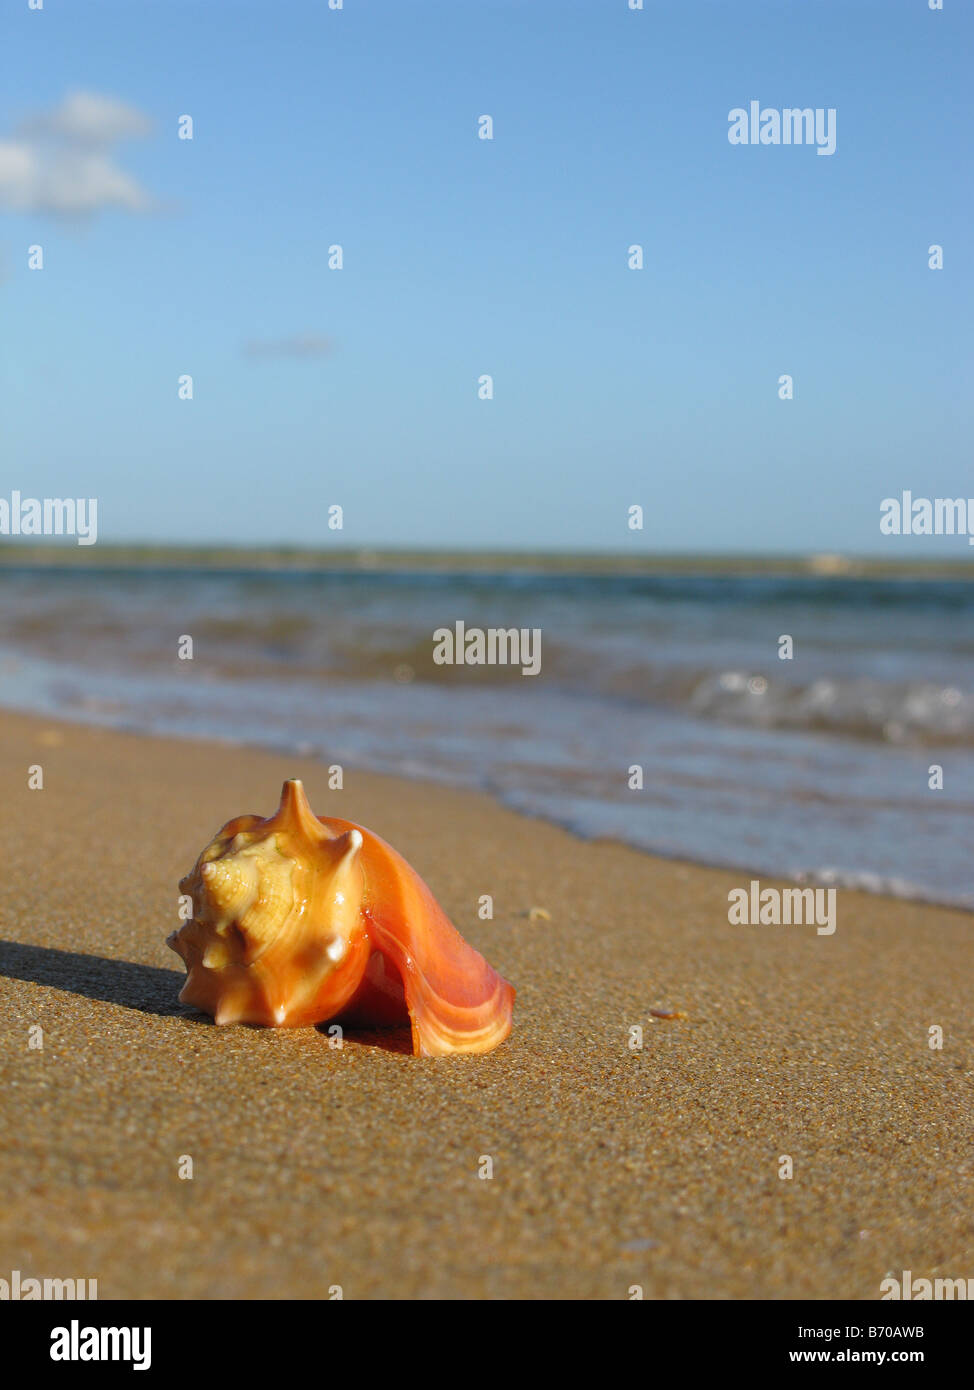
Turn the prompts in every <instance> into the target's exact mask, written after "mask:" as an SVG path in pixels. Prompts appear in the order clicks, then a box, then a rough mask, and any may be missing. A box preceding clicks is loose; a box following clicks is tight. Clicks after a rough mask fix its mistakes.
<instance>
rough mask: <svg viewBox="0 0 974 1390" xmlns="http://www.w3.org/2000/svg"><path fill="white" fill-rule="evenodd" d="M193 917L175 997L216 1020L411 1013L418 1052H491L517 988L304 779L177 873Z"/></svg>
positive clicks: (180, 947)
mask: <svg viewBox="0 0 974 1390" xmlns="http://www.w3.org/2000/svg"><path fill="white" fill-rule="evenodd" d="M180 889H181V891H182V892H184V893H187V894H191V895H192V900H193V918H192V920H191V921H190V922H187V923H186V924H185V926H183V927H182V928H180V930H179V931H176V932H173V934H172V935H171V936H170V937H169V938H168V942H169V945H170V946H171V947H172V949H173V950H174V951H176V952H177V953H178V954H179V955H180V956H181V957H182V958H183V960H184V961H185V963H186V967H187V972H188V973H187V979H186V983H185V984H184V986H183V989H182V992H181V994H180V996H179V997H180V999H181V1000H183V1002H185V1003H188V1004H193V1005H195V1006H196V1007H198V1008H201V1009H203V1010H204V1011H205V1012H207V1013H210V1014H212V1015H213V1017H214V1019H215V1020H216V1022H217V1023H220V1024H222V1023H235V1022H241V1023H257V1024H265V1025H269V1026H277V1027H300V1026H307V1025H309V1024H315V1023H324V1022H327V1021H329V1020H331V1019H338V1020H340V1021H342V1022H344V1023H347V1024H349V1025H354V1024H360V1025H371V1026H385V1025H392V1024H397V1023H405V1022H407V1021H408V1022H409V1024H410V1027H411V1032H412V1040H413V1051H414V1053H416V1054H417V1055H423V1056H443V1055H447V1054H451V1053H458V1052H474V1053H482V1052H490V1051H492V1050H493V1048H495V1047H497V1046H498V1044H499V1043H501V1042H503V1041H504V1039H505V1038H506V1037H507V1035H508V1034H509V1033H510V1031H511V1015H512V1010H513V1004H514V990H513V988H512V987H511V985H509V984H508V982H507V981H506V980H505V979H503V977H502V976H500V975H499V974H498V973H497V972H496V971H495V970H494V969H493V968H492V967H491V966H490V965H488V963H487V961H486V960H484V958H483V956H481V955H480V953H479V952H478V951H476V950H474V948H473V947H472V946H470V945H469V944H468V943H467V942H466V941H464V939H463V937H462V936H461V935H460V933H459V932H458V931H457V930H456V928H455V927H454V926H453V925H452V923H451V922H450V920H449V919H448V917H447V916H446V914H445V913H444V911H443V909H442V908H441V907H440V906H439V904H438V903H437V901H436V899H435V898H434V897H433V894H432V893H431V892H430V890H429V888H428V887H427V886H426V884H425V883H424V882H423V880H422V879H421V878H420V877H419V875H418V874H417V873H416V871H415V870H414V869H413V868H412V867H411V866H410V865H409V864H408V863H407V862H406V860H405V859H403V858H402V856H401V855H399V854H397V853H396V851H395V850H394V849H392V847H391V846H390V845H387V844H386V843H385V841H384V840H381V839H380V838H379V837H378V835H373V834H372V832H371V831H369V830H365V829H364V828H363V827H362V826H359V825H356V824H354V822H352V821H344V820H337V819H327V818H324V817H321V818H319V817H317V816H315V814H314V812H313V811H312V809H311V806H310V803H309V802H308V798H307V796H306V794H305V791H304V787H303V786H302V784H301V782H300V781H299V780H298V779H297V778H292V779H290V780H288V781H287V782H285V783H284V786H283V789H282V792H281V802H280V805H279V806H278V809H277V811H276V812H275V813H274V815H272V816H269V817H268V818H267V819H266V820H265V819H261V817H259V816H239V817H237V818H236V819H235V820H232V821H229V822H228V823H227V824H226V825H225V826H224V827H223V829H222V830H221V831H220V832H219V834H218V835H217V836H216V837H215V838H214V839H213V840H212V841H211V843H210V844H209V845H208V846H207V847H206V849H205V850H204V851H203V853H202V854H201V855H200V857H199V859H198V860H197V862H196V865H195V866H194V868H193V870H192V872H191V873H190V874H188V875H187V876H186V878H184V879H183V880H182V881H181V883H180Z"/></svg>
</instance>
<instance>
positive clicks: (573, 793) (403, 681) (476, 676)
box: [0, 565, 974, 908]
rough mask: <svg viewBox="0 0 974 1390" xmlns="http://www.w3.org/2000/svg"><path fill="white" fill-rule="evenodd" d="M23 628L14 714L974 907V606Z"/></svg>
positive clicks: (522, 584)
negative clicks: (447, 659)
mask: <svg viewBox="0 0 974 1390" xmlns="http://www.w3.org/2000/svg"><path fill="white" fill-rule="evenodd" d="M0 600H2V601H0V677H2V679H0V703H2V704H3V705H5V706H6V707H8V708H10V709H18V710H28V711H34V712H39V713H46V714H49V715H51V716H58V717H62V718H67V719H74V720H81V721H84V722H87V723H95V724H103V725H109V726H113V727H118V728H125V729H132V730H138V731H144V732H148V733H159V734H169V735H177V736H178V735H183V736H186V735H190V736H203V737H210V738H218V739H222V740H229V741H231V742H239V743H244V744H260V745H265V746H268V747H273V748H277V749H290V750H294V751H295V752H300V753H301V754H303V755H312V756H314V757H316V758H319V759H321V760H322V761H323V762H325V763H327V764H334V763H338V764H341V765H342V766H343V767H346V768H352V769H354V768H356V767H358V768H368V769H373V770H376V771H380V772H388V773H395V774H398V775H400V776H405V777H410V778H420V779H428V780H431V781H435V782H446V783H451V784H454V785H457V786H468V787H476V788H478V789H481V790H483V791H486V792H489V793H491V794H492V795H494V796H496V797H497V798H499V799H500V800H501V801H503V802H505V803H506V804H507V805H509V806H511V807H513V808H515V809H516V810H518V811H522V812H525V813H527V814H529V815H533V816H539V817H543V818H546V819H548V820H551V821H556V822H558V823H559V824H561V825H564V826H567V827H569V828H570V829H572V830H573V831H575V832H577V833H578V834H580V835H583V836H586V837H610V838H613V839H618V840H622V841H625V842H627V843H629V844H631V845H634V846H637V847H639V848H641V849H645V850H650V851H652V852H654V853H656V854H662V855H666V856H670V857H676V858H680V859H686V860H691V861H694V862H699V863H705V864H714V865H724V866H728V867H732V868H736V869H740V870H742V871H744V872H750V873H754V874H765V875H770V874H779V875H782V876H789V877H793V878H797V879H799V880H800V881H805V882H808V883H816V884H834V885H837V886H855V887H860V888H863V889H866V890H868V891H875V892H885V893H892V894H896V895H899V896H905V897H915V898H919V899H924V900H928V901H934V902H941V903H952V904H956V905H959V906H965V907H969V908H970V907H974V882H972V873H971V861H972V855H971V846H972V842H974V584H972V583H971V582H969V581H966V580H961V579H957V580H953V579H917V578H915V577H910V578H902V579H888V578H868V577H867V578H863V577H849V576H824V575H821V576H816V575H794V576H777V575H772V574H757V575H755V574H746V573H727V574H719V575H714V574H706V575H704V574H701V575H693V574H674V573H660V574H646V575H642V574H624V573H614V574H604V575H600V574H597V573H596V574H589V573H586V574H577V575H576V574H564V573H546V572H536V571H533V570H532V571H527V570H526V571H523V572H518V571H509V572H505V573H492V572H489V571H476V572H464V571H463V569H462V568H457V569H456V570H454V571H445V570H439V569H438V570H436V571H435V572H433V571H430V572H415V571H409V572H379V571H369V570H366V569H349V570H347V571H335V570H332V571H328V572H320V571H315V572H301V571H296V570H287V571H284V570H282V571H268V570H246V571H245V570H239V571H235V570H221V571H214V570H210V569H199V570H187V569H178V570H177V569H166V568H158V569H139V570H126V571H119V570H114V569H95V568H87V567H85V568H78V569H71V570H67V569H51V568H28V567H23V568H18V567H15V566H9V565H8V567H6V568H5V569H4V570H3V571H2V572H0ZM458 620H459V621H462V622H464V623H465V624H466V627H467V628H468V629H469V628H472V627H480V628H484V629H489V628H505V629H507V628H512V627H516V628H526V629H539V630H540V633H541V669H540V672H539V674H538V675H536V676H527V675H522V674H521V671H520V668H511V667H505V666H501V665H494V666H467V665H438V664H436V662H434V660H433V651H434V640H433V634H434V632H435V631H436V630H437V629H439V628H449V629H451V630H452V629H453V628H454V625H455V624H456V622H457V621H458ZM187 636H188V637H191V638H192V643H193V656H192V659H191V660H181V659H180V657H179V655H178V653H179V647H180V639H181V638H184V637H187ZM784 637H790V638H791V641H792V646H793V656H792V657H791V659H790V660H782V659H781V657H780V656H779V651H781V650H783V649H784V650H786V649H787V644H786V643H784V644H783V643H782V641H781V639H782V638H784ZM185 645H186V644H185V643H184V644H183V646H184V648H185ZM190 756H191V753H190V752H187V757H190ZM932 767H939V768H941V769H942V783H943V785H942V787H936V788H935V787H931V781H934V782H936V780H937V774H936V773H931V771H930V769H931V768H932ZM635 768H639V769H640V770H641V781H642V786H641V788H640V787H639V786H638V782H639V780H640V776H639V775H637V774H636V773H635V772H634V771H633V769H635ZM25 775H26V774H25ZM276 791H277V789H276V788H268V792H267V806H266V808H261V807H259V806H257V807H229V808H228V812H227V813H228V815H229V814H230V813H231V812H235V811H243V810H261V809H267V810H269V809H272V806H273V803H274V800H275V793H276ZM348 815H349V816H350V817H351V818H352V819H354V818H355V808H354V806H353V805H351V804H349V808H348Z"/></svg>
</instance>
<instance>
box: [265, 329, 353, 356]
mask: <svg viewBox="0 0 974 1390" xmlns="http://www.w3.org/2000/svg"><path fill="white" fill-rule="evenodd" d="M334 347H335V345H334V343H333V342H332V340H331V339H330V338H325V337H323V336H322V334H320V333H292V334H291V336H290V337H289V338H258V339H253V338H252V339H251V340H250V342H249V343H245V344H244V352H245V353H246V355H247V356H248V357H329V356H330V355H331V353H332V352H333V351H334Z"/></svg>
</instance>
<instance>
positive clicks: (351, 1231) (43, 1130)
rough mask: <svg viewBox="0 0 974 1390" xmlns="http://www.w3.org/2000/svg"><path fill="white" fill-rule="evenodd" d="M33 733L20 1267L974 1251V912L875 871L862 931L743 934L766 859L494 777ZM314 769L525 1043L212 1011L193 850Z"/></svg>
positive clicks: (498, 1278)
mask: <svg viewBox="0 0 974 1390" xmlns="http://www.w3.org/2000/svg"><path fill="white" fill-rule="evenodd" d="M2 729H3V731H2V735H0V764H2V777H3V781H2V785H3V788H4V796H3V842H4V844H5V846H6V850H5V854H4V865H3V888H2V894H0V908H2V914H3V915H2V923H0V938H2V945H0V1001H2V1007H0V1077H2V1107H0V1191H2V1192H3V1194H4V1199H5V1200H4V1202H3V1214H2V1217H0V1277H6V1278H9V1274H10V1272H11V1271H12V1270H14V1269H19V1270H20V1271H21V1274H22V1276H23V1277H27V1276H28V1275H35V1276H45V1275H46V1276H49V1277H78V1278H80V1277H88V1278H97V1280H98V1289H99V1295H100V1297H102V1298H111V1297H135V1298H142V1297H166V1298H207V1297H209V1298H213V1297H222V1298H254V1297H313V1298H321V1297H328V1293H329V1289H330V1288H331V1287H332V1286H334V1285H341V1287H342V1290H343V1292H344V1296H345V1297H346V1298H375V1297H409V1298H417V1297H418V1298H436V1297H447V1298H453V1297H461V1298H480V1297H499V1298H507V1297H526V1298H537V1297H559V1298H561V1297H569V1298H609V1299H624V1298H626V1297H628V1291H629V1289H630V1286H632V1285H634V1284H639V1285H641V1286H642V1288H643V1290H644V1294H645V1297H647V1298H650V1297H653V1298H680V1297H703V1298H733V1297H758V1298H792V1297H799V1296H811V1297H816V1298H830V1297H851V1298H865V1299H873V1298H877V1297H878V1296H879V1292H880V1291H879V1284H880V1280H881V1279H882V1278H883V1277H884V1275H885V1274H886V1273H887V1272H888V1271H893V1272H894V1273H896V1274H899V1272H900V1271H901V1270H902V1269H904V1268H907V1269H910V1270H912V1271H913V1276H914V1278H919V1277H921V1276H927V1277H932V1276H934V1275H935V1274H938V1275H940V1276H942V1277H948V1276H949V1277H969V1276H972V1275H974V1217H972V1203H971V1192H972V1183H971V1177H972V1166H974V1158H972V1147H971V1132H972V1117H974V1105H972V1073H974V1047H972V1028H971V1001H972V993H974V990H972V982H974V930H972V928H974V922H972V919H971V916H970V915H969V914H966V913H962V912H955V911H947V910H941V909H937V908H931V907H926V906H922V905H917V904H911V903H904V902H897V901H891V900H888V899H883V898H878V897H870V896H867V895H863V894H858V893H853V892H845V891H843V892H840V893H839V919H838V930H837V931H836V933H835V935H834V936H830V937H829V936H818V935H817V934H816V932H815V930H814V927H810V926H808V927H805V926H799V927H795V926H792V927H769V926H765V927H761V926H757V927H742V926H731V925H730V924H729V923H728V921H727V893H728V890H729V889H730V888H732V887H736V886H740V885H742V884H745V883H746V882H747V880H748V878H749V875H747V874H743V873H737V874H734V873H728V872H724V871H718V870H710V869H703V868H697V867H693V866H689V865H685V864H680V863H673V862H666V861H661V860H656V859H653V858H651V857H649V856H647V855H643V854H640V853H637V852H635V851H631V850H628V849H625V848H622V847H620V846H617V845H612V844H606V843H584V842H581V841H579V840H577V839H575V838H574V837H573V836H571V835H569V834H567V833H565V832H563V831H561V830H558V829H555V828H553V827H551V826H547V825H545V824H542V823H538V822H534V821H530V820H526V819H524V818H522V817H519V816H517V815H514V814H512V813H511V812H508V811H505V810H503V809H501V808H500V807H498V806H497V805H495V804H494V803H493V802H492V801H490V800H489V799H488V798H486V797H482V796H478V795H474V794H469V793H458V792H453V791H449V790H444V789H441V788H438V787H433V786H428V785H422V784H419V783H405V782H400V781H397V780H395V779H391V778H387V777H378V776H372V775H365V774H359V773H355V772H353V771H350V770H346V777H345V788H344V790H343V791H341V792H328V791H327V789H326V788H327V773H326V770H325V769H324V768H323V767H322V766H321V765H319V764H316V763H314V762H311V761H308V760H305V759H300V758H293V757H279V756H276V755H273V754H265V753H260V752H254V751H246V750H240V749H237V748H234V747H231V746H226V745H213V744H202V743H200V744H193V743H177V742H172V741H167V740H161V739H160V740H155V739H149V738H144V737H135V736H131V735H126V734H120V733H114V732H113V733H109V732H101V731H97V730H90V729H85V728H81V727H76V726H72V725H65V724H55V723H53V722H51V721H47V720H44V721H41V720H37V719H32V718H27V717H21V716H9V715H4V716H3V724H2ZM35 763H39V764H41V765H42V766H43V770H44V789H43V790H42V791H29V790H28V789H27V769H28V766H29V765H31V764H35ZM294 775H296V776H300V777H302V778H303V779H304V781H305V785H306V787H307V790H308V793H309V796H310V798H311V801H312V804H313V806H314V807H315V809H316V810H317V811H318V812H319V814H327V815H340V816H347V817H349V818H350V819H353V820H357V821H360V822H362V823H364V824H366V825H368V826H370V827H371V828H372V829H374V830H376V831H377V832H378V833H380V834H381V835H383V836H384V837H385V838H386V839H388V840H390V841H391V842H392V843H393V844H394V845H396V846H397V848H399V849H400V850H401V851H402V852H403V853H404V854H405V855H406V856H407V857H408V858H409V859H410V860H411V862H412V863H413V864H414V865H415V866H416V868H417V869H418V870H419V872H420V873H421V874H423V876H424V877H425V878H426V879H427V881H428V882H429V883H430V885H431V887H432V888H433V890H434V892H435V893H436V895H437V896H438V897H439V899H440V901H441V902H442V903H443V905H444V907H445V908H446V910H447V911H448V912H449V914H450V915H451V917H452V918H453V920H454V921H455V923H456V924H457V926H458V927H459V929H460V930H461V932H463V933H464V935H466V936H467V937H468V939H469V940H471V941H472V942H473V943H474V944H475V945H476V946H477V947H478V948H479V949H480V950H482V951H483V952H484V954H485V955H486V956H487V957H488V959H489V960H490V961H491V962H492V963H493V964H494V965H495V966H496V967H497V968H498V969H499V970H501V971H502V972H503V973H504V974H505V975H506V976H507V977H508V979H510V980H511V981H512V982H513V983H514V984H515V985H516V987H517V990H518V1000H517V1005H516V1009H515V1024H514V1032H513V1034H512V1036H511V1038H510V1039H509V1040H508V1041H507V1042H506V1043H505V1044H504V1045H503V1046H502V1047H501V1048H500V1049H499V1050H498V1051H497V1052H495V1053H493V1054H492V1055H490V1056H487V1057H475V1058H458V1059H420V1058H414V1057H412V1056H410V1055H408V1053H407V1052H406V1051H405V1050H403V1049H404V1048H405V1046H406V1041H405V1038H403V1037H402V1036H401V1035H399V1034H392V1035H388V1036H385V1037H383V1036H380V1035H378V1034H372V1035H352V1036H349V1037H347V1038H346V1043H345V1047H344V1049H343V1050H342V1051H337V1050H332V1049H330V1048H329V1046H328V1041H327V1038H326V1037H325V1036H323V1034H322V1033H321V1032H319V1031H316V1030H314V1029H308V1030H298V1031H284V1030H282V1031H274V1030H257V1029H250V1028H244V1027H233V1028H224V1029H218V1028H216V1027H214V1026H213V1025H212V1024H211V1022H210V1021H209V1020H208V1019H206V1018H204V1017H203V1016H201V1015H199V1014H196V1013H195V1012H193V1011H192V1010H188V1009H185V1008H183V1007H182V1006H181V1005H180V1004H179V1003H178V1002H177V998H176V996H177V993H178V990H179V988H180V981H181V978H182V968H181V964H180V962H179V961H178V960H177V958H176V957H175V956H174V955H173V954H172V953H171V952H170V951H169V950H168V949H167V948H166V946H165V944H164V941H165V936H166V934H167V932H168V931H169V930H170V929H171V928H172V927H173V926H174V925H175V924H176V898H177V887H176V885H177V881H178V879H179V877H180V875H181V874H183V873H185V872H186V871H187V870H188V869H189V867H190V866H191V865H192V863H193V861H194V859H195V856H196V854H197V853H198V851H199V850H200V849H201V848H202V847H203V845H204V844H205V843H206V841H207V840H208V839H209V838H210V836H211V835H212V834H213V832H214V831H215V830H216V829H217V828H218V827H219V826H220V825H221V824H222V823H223V822H224V821H225V820H227V819H228V818H229V817H230V816H232V815H234V814H237V813H240V812H245V811H256V812H259V813H261V814H265V815H266V814H269V813H270V812H271V811H272V810H273V809H274V808H275V806H276V804H277V799H278V793H279V790H280V783H281V781H282V780H283V779H284V778H285V777H286V776H294ZM484 893H490V894H492V895H493V899H494V905H495V907H494V912H495V915H494V919H493V921H486V922H485V921H481V920H479V918H478V915H477V904H478V898H479V897H480V895H481V894H484ZM532 907H543V908H545V909H547V911H548V912H549V913H550V921H546V920H535V921H531V920H529V917H528V913H529V911H530V909H531V908H532ZM653 1008H663V1009H665V1008H672V1009H677V1010H681V1011H683V1012H684V1013H685V1014H686V1015H687V1017H686V1018H685V1020H680V1019H677V1020H672V1021H662V1020H657V1021H653V1020H652V1018H651V1015H650V1010H651V1009H653ZM35 1024H40V1025H41V1026H42V1028H43V1040H44V1046H43V1051H38V1050H34V1049H31V1048H29V1046H28V1040H29V1035H30V1029H31V1026H32V1025H35ZM633 1024H640V1025H642V1027H643V1033H644V1043H643V1048H642V1050H641V1051H633V1050H631V1049H630V1047H629V1045H628V1043H629V1029H630V1026H631V1025H633ZM934 1024H939V1025H940V1026H941V1027H942V1028H943V1030H944V1045H943V1049H942V1050H941V1051H934V1050H931V1048H930V1047H929V1046H928V1031H927V1030H928V1028H929V1027H930V1026H931V1025H934ZM784 1154H788V1155H790V1156H791V1158H792V1159H793V1162H794V1177H793V1178H792V1179H791V1180H782V1179H780V1178H779V1177H778V1165H779V1156H781V1155H784ZM181 1155H191V1156H192V1159H193V1164H194V1177H193V1179H192V1180H191V1181H181V1180H180V1179H179V1177H178V1175H177V1166H178V1162H179V1159H180V1156H181ZM482 1155H489V1156H490V1157H491V1158H492V1160H493V1177H492V1178H491V1179H489V1180H483V1179H480V1178H478V1176H477V1174H478V1168H479V1166H480V1164H479V1160H480V1157H481V1156H482Z"/></svg>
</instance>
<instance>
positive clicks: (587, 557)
mask: <svg viewBox="0 0 974 1390" xmlns="http://www.w3.org/2000/svg"><path fill="white" fill-rule="evenodd" d="M0 568H7V569H21V568H31V569H33V568H37V569H89V570H99V569H133V570H151V569H185V570H244V571H246V570H279V571H280V570H293V571H307V572H316V571H321V572H328V571H332V572H340V571H346V572H347V571H350V570H354V571H364V572H374V573H379V574H382V573H386V574H408V573H411V572H412V573H430V572H433V573H451V574H469V573H477V574H510V573H523V574H581V575H599V574H604V575H626V574H631V575H654V574H662V575H665V574H686V575H689V574H696V575H720V574H728V575H746V574H755V575H812V576H816V577H834V578H839V579H849V578H867V579H887V578H888V579H898V578H914V579H974V560H968V559H949V558H946V557H944V558H931V557H930V556H925V557H916V558H911V559H906V558H896V559H893V558H889V559H881V558H879V557H877V556H853V555H831V554H817V555H704V554H701V555H694V554H655V555H653V554H640V555H636V554H622V553H619V552H613V553H608V554H602V553H596V552H586V551H574V552H572V551H527V550H525V551H477V550H469V551H467V550H463V551H461V550H382V549H371V548H365V547H361V548H355V549H350V548H344V549H341V550H339V549H329V550H312V549H302V548H300V547H296V546H267V547H257V546H219V545H214V546H207V545H200V546H193V545H132V544H130V545H112V544H104V543H99V544H98V545H97V546H77V545H74V544H73V543H68V544H65V543H61V544H57V545H31V544H25V543H23V542H21V541H12V542H11V541H7V542H4V543H2V544H0Z"/></svg>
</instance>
